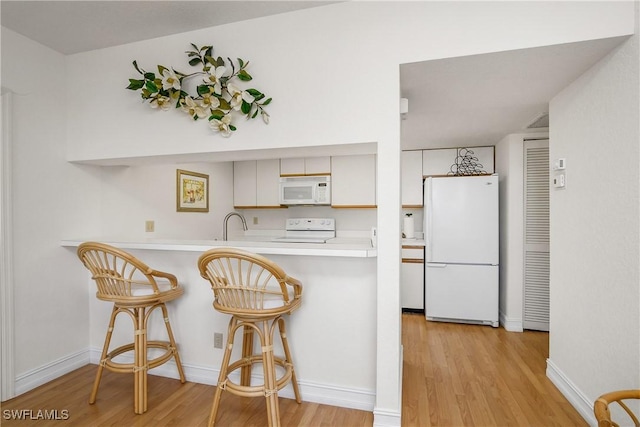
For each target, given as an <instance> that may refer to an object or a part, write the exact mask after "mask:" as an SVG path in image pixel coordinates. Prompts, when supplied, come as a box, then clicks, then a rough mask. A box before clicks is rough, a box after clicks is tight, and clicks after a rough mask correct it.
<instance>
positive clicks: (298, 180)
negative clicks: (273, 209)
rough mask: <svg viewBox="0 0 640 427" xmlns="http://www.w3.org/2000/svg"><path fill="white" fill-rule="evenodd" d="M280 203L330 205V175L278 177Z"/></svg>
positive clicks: (289, 204) (288, 204)
mask: <svg viewBox="0 0 640 427" xmlns="http://www.w3.org/2000/svg"><path fill="white" fill-rule="evenodd" d="M280 204H281V205H287V206H291V205H330V204H331V177H330V176H328V175H322V176H289V177H282V178H280Z"/></svg>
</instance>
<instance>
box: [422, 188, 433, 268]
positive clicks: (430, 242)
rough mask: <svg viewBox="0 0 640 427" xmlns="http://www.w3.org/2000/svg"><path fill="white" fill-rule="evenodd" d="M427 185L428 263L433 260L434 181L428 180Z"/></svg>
mask: <svg viewBox="0 0 640 427" xmlns="http://www.w3.org/2000/svg"><path fill="white" fill-rule="evenodd" d="M425 183H426V187H427V188H426V192H427V194H426V197H425V198H424V202H425V204H426V212H425V230H424V233H425V244H426V249H427V253H426V255H427V258H426V260H427V261H430V260H431V259H433V255H432V254H433V233H432V231H433V220H432V218H431V217H432V215H433V203H432V193H433V185H432V179H431V178H427V180H426V181H425Z"/></svg>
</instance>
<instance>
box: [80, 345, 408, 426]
mask: <svg viewBox="0 0 640 427" xmlns="http://www.w3.org/2000/svg"><path fill="white" fill-rule="evenodd" d="M101 352H102V350H101V349H98V348H96V347H93V348H91V351H90V355H91V356H90V360H91V363H94V364H97V363H98V362H99V360H100V355H101ZM119 357H120V358H122V361H123V362H125V363H133V357H132V356H131V355H130V354H123V355H121V356H119ZM182 368H183V369H184V375H185V377H186V379H187V381H190V382H194V383H199V384H208V385H216V384H217V382H218V375H219V374H220V369H218V368H213V367H210V366H202V365H192V364H188V363H184V362H183V363H182ZM149 374H151V375H158V376H161V377H167V378H174V379H178V378H179V376H178V369H177V368H176V365H175V363H174V362H173V360H171V361H169V362H167V363H165V364H163V365H161V366H158V367H157V368H154V369H152V370H150V371H149ZM236 374H237V375H236ZM251 378H252V382H253V383H255V384H260V383H261V382H262V375H252V376H251ZM231 380H232V381H234V382H238V381H239V380H240V376H239V373H238V372H234V373H233V374H232V375H231ZM298 387H299V389H300V394H301V395H302V400H303V401H305V402H314V403H320V404H322V405H331V406H339V407H342V408H350V409H359V410H362V411H373V408H374V405H375V399H376V394H375V390H362V389H355V388H346V387H340V386H335V385H332V384H320V383H313V382H309V381H304V380H302V381H301V380H298ZM278 396H280V397H284V398H287V399H293V398H294V394H293V388H292V387H291V385H288V386H286V387H285V388H283V389H282V390H280V391H279V392H278ZM398 425H399V424H398Z"/></svg>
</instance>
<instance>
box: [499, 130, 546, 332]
mask: <svg viewBox="0 0 640 427" xmlns="http://www.w3.org/2000/svg"><path fill="white" fill-rule="evenodd" d="M547 136H548V134H547V133H546V132H542V133H541V132H539V131H538V132H536V131H531V132H528V133H518V134H510V135H507V136H505V137H504V138H503V139H502V140H500V142H498V144H496V172H497V173H498V175H499V176H500V324H501V325H502V326H503V327H504V328H505V329H506V330H508V331H514V332H522V330H523V320H524V318H523V316H524V312H523V310H524V306H523V300H524V288H523V286H524V157H523V156H524V141H525V139H536V138H537V139H541V138H547Z"/></svg>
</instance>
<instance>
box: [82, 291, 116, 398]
mask: <svg viewBox="0 0 640 427" xmlns="http://www.w3.org/2000/svg"><path fill="white" fill-rule="evenodd" d="M117 314H118V307H116V306H115V304H114V306H113V310H112V311H111V318H110V320H109V327H108V328H107V336H106V337H105V339H104V346H103V347H102V354H101V355H100V362H98V372H97V373H96V379H95V381H94V382H93V389H92V390H91V396H90V397H89V404H90V405H93V404H94V403H96V396H97V395H98V387H99V386H100V379H102V370H103V369H104V364H105V362H106V360H107V353H108V352H109V344H110V343H111V335H113V327H114V325H115V322H116V315H117Z"/></svg>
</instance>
